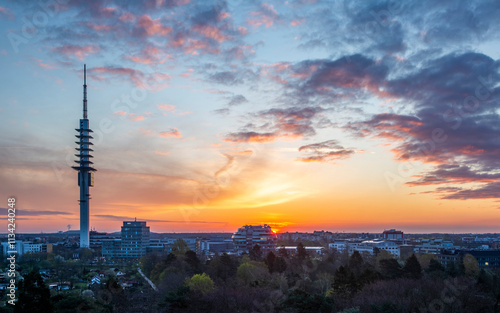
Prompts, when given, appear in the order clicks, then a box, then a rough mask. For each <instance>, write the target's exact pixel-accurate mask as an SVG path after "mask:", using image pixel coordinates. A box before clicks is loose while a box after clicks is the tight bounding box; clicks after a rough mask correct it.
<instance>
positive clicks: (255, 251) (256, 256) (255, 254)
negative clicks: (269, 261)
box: [249, 245, 262, 261]
mask: <svg viewBox="0 0 500 313" xmlns="http://www.w3.org/2000/svg"><path fill="white" fill-rule="evenodd" d="M249 256H250V259H252V260H254V261H260V259H261V258H262V249H261V248H260V245H255V246H253V247H252V249H250V251H249Z"/></svg>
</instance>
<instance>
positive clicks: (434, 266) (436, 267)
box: [427, 259, 444, 273]
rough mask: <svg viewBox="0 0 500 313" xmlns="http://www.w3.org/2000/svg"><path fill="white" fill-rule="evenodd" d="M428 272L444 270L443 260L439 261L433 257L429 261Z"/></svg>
mask: <svg viewBox="0 0 500 313" xmlns="http://www.w3.org/2000/svg"><path fill="white" fill-rule="evenodd" d="M427 272H428V273H433V272H444V267H443V265H441V262H439V261H438V260H436V259H431V261H430V262H429V268H428V269H427Z"/></svg>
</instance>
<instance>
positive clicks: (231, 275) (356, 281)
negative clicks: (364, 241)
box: [140, 244, 500, 313]
mask: <svg viewBox="0 0 500 313" xmlns="http://www.w3.org/2000/svg"><path fill="white" fill-rule="evenodd" d="M140 265H141V267H142V269H143V271H144V273H145V274H146V275H148V276H149V277H150V278H151V279H152V281H153V282H154V283H155V284H157V286H158V288H159V290H160V292H159V294H160V300H159V302H158V312H373V313H378V312H390V313H399V312H401V313H402V312H411V313H413V312H453V313H460V312H463V313H470V312H484V313H487V312H499V300H500V280H499V279H498V278H499V276H498V273H497V272H496V271H492V270H480V269H479V266H478V263H477V261H476V260H475V258H474V257H473V256H471V255H467V256H466V257H465V258H464V260H463V262H461V263H460V264H453V263H450V264H448V265H447V266H446V267H443V266H442V265H441V264H440V262H439V261H438V260H437V259H436V258H435V257H433V256H431V255H423V256H415V255H412V256H411V257H409V258H408V259H407V260H405V261H399V260H396V259H395V258H393V257H392V256H391V254H389V253H388V252H387V251H380V252H378V254H377V255H375V256H373V255H368V254H366V255H361V254H360V253H359V252H354V253H353V254H352V255H350V256H349V255H348V254H347V253H341V254H340V253H337V252H334V251H332V252H330V253H329V254H326V255H322V256H310V255H308V254H307V252H306V250H305V249H304V248H303V246H302V245H301V244H299V246H298V248H297V253H296V254H294V255H289V254H288V253H287V251H285V250H284V249H280V250H279V251H278V252H276V253H275V252H272V251H271V252H268V253H263V251H261V250H260V248H259V246H255V247H254V248H253V249H252V250H251V251H250V252H249V253H248V254H245V255H243V256H240V257H236V256H231V255H227V254H221V255H218V256H216V257H214V258H213V259H211V260H209V261H206V262H202V261H201V260H200V259H198V257H197V256H196V254H195V253H194V252H193V251H182V250H177V251H175V252H174V253H171V254H169V255H167V256H159V255H155V254H150V255H147V256H145V257H143V258H142V259H141V261H140Z"/></svg>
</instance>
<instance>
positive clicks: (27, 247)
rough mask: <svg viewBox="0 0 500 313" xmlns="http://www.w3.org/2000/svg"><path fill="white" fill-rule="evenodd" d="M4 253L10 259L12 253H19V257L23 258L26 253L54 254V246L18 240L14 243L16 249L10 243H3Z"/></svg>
mask: <svg viewBox="0 0 500 313" xmlns="http://www.w3.org/2000/svg"><path fill="white" fill-rule="evenodd" d="M1 244H2V252H3V256H4V257H8V256H9V255H10V253H9V252H10V251H14V250H15V251H17V255H18V256H21V255H23V254H25V253H36V252H52V244H45V243H32V242H31V241H24V242H23V241H21V240H16V241H15V242H14V244H15V249H12V248H13V247H10V243H9V242H2V243H1Z"/></svg>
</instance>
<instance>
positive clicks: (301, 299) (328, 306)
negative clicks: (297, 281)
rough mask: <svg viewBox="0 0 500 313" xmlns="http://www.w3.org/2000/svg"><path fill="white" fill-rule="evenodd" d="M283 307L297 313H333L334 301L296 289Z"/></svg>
mask: <svg viewBox="0 0 500 313" xmlns="http://www.w3.org/2000/svg"><path fill="white" fill-rule="evenodd" d="M283 307H284V308H286V309H293V310H294V312H297V313H310V312H332V308H333V299H332V298H331V297H325V296H323V295H318V294H314V295H311V294H309V293H307V292H305V291H302V290H299V289H295V290H293V291H292V292H291V293H290V294H289V295H288V297H287V298H286V300H285V301H284V302H283Z"/></svg>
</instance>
